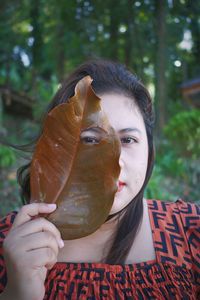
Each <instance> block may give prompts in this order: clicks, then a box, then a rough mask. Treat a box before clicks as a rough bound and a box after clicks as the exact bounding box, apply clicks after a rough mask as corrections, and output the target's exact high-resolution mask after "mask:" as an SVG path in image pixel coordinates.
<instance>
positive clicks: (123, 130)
mask: <svg viewBox="0 0 200 300" xmlns="http://www.w3.org/2000/svg"><path fill="white" fill-rule="evenodd" d="M130 131H137V132H138V133H140V134H141V133H142V132H141V131H140V130H139V129H138V128H135V127H134V128H124V129H121V130H119V133H126V132H130Z"/></svg>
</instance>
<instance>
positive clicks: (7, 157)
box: [0, 146, 16, 168]
mask: <svg viewBox="0 0 200 300" xmlns="http://www.w3.org/2000/svg"><path fill="white" fill-rule="evenodd" d="M15 162H16V156H15V153H14V151H13V150H12V149H10V148H8V147H5V146H0V168H7V167H10V166H12V165H13V164H14V163H15Z"/></svg>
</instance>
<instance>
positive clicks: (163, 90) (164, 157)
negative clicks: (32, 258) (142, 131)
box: [0, 0, 200, 216]
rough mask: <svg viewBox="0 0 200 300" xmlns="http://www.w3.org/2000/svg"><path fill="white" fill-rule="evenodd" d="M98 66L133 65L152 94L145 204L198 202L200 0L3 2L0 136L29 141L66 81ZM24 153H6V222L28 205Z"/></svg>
mask: <svg viewBox="0 0 200 300" xmlns="http://www.w3.org/2000/svg"><path fill="white" fill-rule="evenodd" d="M96 57H104V58H111V59H113V60H117V61H119V62H122V63H124V64H126V65H127V66H128V67H129V68H130V69H131V70H132V71H133V72H134V73H136V74H137V76H138V77H139V78H140V79H141V80H142V81H143V82H144V84H145V85H146V86H147V87H148V89H149V91H150V93H151V95H152V98H153V101H154V107H155V111H156V128H155V141H156V163H155V168H154V172H153V176H152V179H151V181H150V183H149V186H148V188H147V189H146V197H148V198H157V199H163V200H166V201H175V200H176V199H177V198H179V197H181V198H183V199H184V200H186V201H191V202H194V201H195V202H196V201H199V192H200V164H199V161H200V159H199V153H200V1H192V0H168V1H167V0H166V1H165V0H160V1H156V0H143V1H134V0H117V1H116V0H104V1H99V0H95V1H92V0H57V1H53V0H48V1H45V0H34V1H30V0H21V1H20V0H10V1H7V0H1V2H0V135H1V137H3V138H6V139H7V140H8V141H9V142H12V143H15V144H18V145H22V144H24V143H28V142H31V140H32V139H33V138H34V136H35V135H36V134H37V132H38V130H39V125H40V118H41V114H42V113H43V111H44V110H45V108H46V106H47V105H48V103H49V101H50V100H51V99H52V97H53V95H54V93H55V92H56V91H57V89H58V87H59V84H60V82H62V80H63V79H64V78H65V77H66V76H67V74H68V73H70V72H71V71H72V70H73V69H74V68H75V67H77V66H78V65H79V64H80V63H82V62H84V61H85V60H87V59H91V58H96ZM22 154H23V153H20V152H19V151H16V150H14V149H12V148H9V147H5V146H2V145H0V216H2V215H5V214H6V213H7V212H8V211H11V210H14V209H16V208H18V207H20V206H21V205H22V202H21V200H20V195H19V186H18V184H17V181H16V171H17V168H18V167H19V166H21V165H23V164H25V163H27V162H28V161H29V160H28V159H30V157H31V155H30V154H29V156H28V157H29V158H28V157H27V158H26V159H25V158H24V157H22ZM23 155H24V154H23Z"/></svg>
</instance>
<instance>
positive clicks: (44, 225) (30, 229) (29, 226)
mask: <svg viewBox="0 0 200 300" xmlns="http://www.w3.org/2000/svg"><path fill="white" fill-rule="evenodd" d="M46 231H48V232H50V233H51V234H53V235H54V237H55V238H56V240H57V242H58V245H59V247H60V248H62V247H63V246H64V242H63V240H62V239H61V234H60V231H59V230H58V229H57V228H56V226H55V225H54V224H53V223H51V222H49V221H48V220H46V219H45V218H37V219H34V220H31V221H29V222H28V223H25V224H22V225H21V226H18V227H17V228H15V235H18V236H20V237H25V236H28V235H31V236H33V234H34V233H38V232H46Z"/></svg>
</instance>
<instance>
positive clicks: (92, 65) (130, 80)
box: [17, 59, 154, 264]
mask: <svg viewBox="0 0 200 300" xmlns="http://www.w3.org/2000/svg"><path fill="white" fill-rule="evenodd" d="M86 75H90V76H91V78H92V79H93V82H92V86H93V89H94V91H95V92H96V93H97V94H99V95H101V94H103V93H110V92H115V93H118V94H119V93H120V94H123V95H125V96H128V97H130V98H131V99H132V100H133V101H134V102H135V103H136V105H137V106H138V108H139V110H140V112H141V114H142V116H143V120H144V123H145V128H146V133H147V139H148V166H147V172H146V177H145V181H144V184H143V186H142V188H141V190H140V192H139V193H138V194H137V195H136V196H135V197H134V199H133V200H132V201H131V202H130V203H129V204H128V205H127V206H126V207H125V208H124V209H123V210H122V211H120V212H119V213H118V217H119V218H118V220H119V222H118V225H117V230H116V233H115V236H114V237H113V241H112V246H111V248H110V250H109V252H108V254H107V255H106V257H105V259H104V260H105V261H104V262H105V263H109V264H123V263H124V262H125V259H126V257H127V255H128V253H129V251H130V249H131V246H132V244H133V242H134V240H135V237H136V235H137V232H138V229H139V227H140V224H141V221H142V217H143V195H144V189H145V187H146V185H147V183H148V181H149V178H150V176H151V173H152V169H153V164H154V147H153V124H154V114H153V109H152V101H151V97H150V95H149V93H148V91H147V89H146V88H145V87H144V86H143V84H142V83H141V82H140V81H139V80H138V79H137V77H136V76H135V75H133V74H132V73H131V72H130V71H129V70H127V68H126V67H125V66H123V65H121V64H118V63H116V62H112V61H107V60H102V59H97V60H93V61H88V62H86V63H84V64H82V65H81V66H80V67H78V68H77V69H76V70H75V71H74V72H73V73H72V74H71V75H70V76H69V77H68V78H67V79H66V80H65V81H64V82H63V83H62V85H61V87H60V89H59V90H58V92H57V93H56V95H55V96H54V98H53V99H52V101H51V102H50V104H49V106H48V107H47V111H46V112H45V113H44V115H43V121H44V119H45V116H46V115H47V113H48V112H49V111H50V110H52V109H53V108H54V107H56V106H57V105H58V104H61V103H64V102H67V100H68V99H69V98H70V97H72V96H73V94H74V89H75V86H76V84H77V82H78V81H79V80H80V79H82V78H83V77H84V76H86ZM41 130H42V127H41ZM39 136H40V134H39ZM39 136H38V137H37V138H36V139H35V141H33V143H31V144H29V145H26V146H27V147H26V146H24V147H21V149H22V150H25V149H28V148H29V149H30V151H34V147H35V144H36V142H37V139H38V138H39ZM18 149H20V147H18ZM17 179H18V183H19V185H20V187H21V198H22V201H23V203H24V204H25V203H29V201H30V163H28V164H26V165H24V166H22V167H20V168H19V169H18V171H17ZM120 216H122V217H121V218H120ZM112 217H113V216H112Z"/></svg>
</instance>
